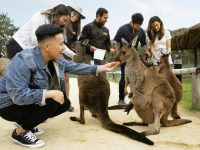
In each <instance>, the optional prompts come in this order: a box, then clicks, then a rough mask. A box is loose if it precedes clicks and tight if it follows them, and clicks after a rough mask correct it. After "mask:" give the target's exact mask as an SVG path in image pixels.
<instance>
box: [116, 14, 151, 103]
mask: <svg viewBox="0 0 200 150" xmlns="http://www.w3.org/2000/svg"><path fill="white" fill-rule="evenodd" d="M143 20H144V18H143V16H142V14H140V13H135V14H133V15H132V20H131V22H130V23H128V24H125V25H123V26H121V27H120V28H119V29H118V31H117V33H116V35H115V37H114V41H116V42H117V43H120V47H121V46H122V41H121V40H122V38H124V39H125V40H126V41H127V42H131V41H132V40H133V38H135V37H136V36H138V38H137V43H136V45H135V47H136V49H137V46H138V43H139V42H140V44H141V47H142V48H143V50H144V52H145V53H147V52H148V48H147V43H146V35H145V32H144V30H143V29H142V28H141V25H142V23H143ZM125 66H126V63H123V64H121V66H120V67H121V79H120V82H119V101H118V104H119V105H125V104H126V103H125V101H124V98H125V93H124V88H125V74H124V70H125Z"/></svg>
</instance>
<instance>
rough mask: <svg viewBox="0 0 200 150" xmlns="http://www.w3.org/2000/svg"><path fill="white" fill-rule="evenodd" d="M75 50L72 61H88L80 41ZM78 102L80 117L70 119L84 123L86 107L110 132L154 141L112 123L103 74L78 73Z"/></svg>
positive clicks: (144, 141)
mask: <svg viewBox="0 0 200 150" xmlns="http://www.w3.org/2000/svg"><path fill="white" fill-rule="evenodd" d="M73 47H74V48H73V49H74V50H76V56H75V58H74V61H75V62H77V63H83V62H84V63H90V58H89V57H88V56H87V55H86V52H85V47H84V46H82V45H81V43H80V42H77V43H75V45H74V46H73ZM78 87H79V103H80V118H78V117H70V119H71V120H72V121H78V122H79V123H81V124H85V118H84V108H87V109H88V110H89V111H90V112H91V114H92V115H93V116H96V117H97V119H99V120H100V122H101V124H102V126H103V127H104V128H105V129H107V130H110V131H112V132H116V133H119V134H122V135H125V136H127V137H129V138H131V139H134V140H137V141H140V142H142V143H145V144H148V145H153V144H154V143H153V142H152V141H151V140H149V139H148V138H146V137H145V136H144V135H143V134H140V133H138V132H136V131H134V130H132V129H130V128H128V127H126V126H123V125H119V124H116V123H114V122H113V121H112V120H111V119H110V117H109V114H108V108H107V107H108V100H109V96H110V85H109V82H108V80H107V79H106V78H105V76H104V75H102V74H99V75H98V76H94V75H79V76H78Z"/></svg>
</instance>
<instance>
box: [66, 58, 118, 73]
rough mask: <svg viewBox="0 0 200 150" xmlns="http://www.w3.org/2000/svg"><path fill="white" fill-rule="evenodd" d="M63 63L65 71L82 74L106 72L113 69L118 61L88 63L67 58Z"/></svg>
mask: <svg viewBox="0 0 200 150" xmlns="http://www.w3.org/2000/svg"><path fill="white" fill-rule="evenodd" d="M63 61H64V64H65V72H70V73H72V74H78V75H84V74H93V75H98V73H99V72H108V71H112V70H114V69H115V68H116V67H117V66H118V65H119V62H111V63H107V64H105V65H90V64H83V63H75V62H72V61H68V60H63Z"/></svg>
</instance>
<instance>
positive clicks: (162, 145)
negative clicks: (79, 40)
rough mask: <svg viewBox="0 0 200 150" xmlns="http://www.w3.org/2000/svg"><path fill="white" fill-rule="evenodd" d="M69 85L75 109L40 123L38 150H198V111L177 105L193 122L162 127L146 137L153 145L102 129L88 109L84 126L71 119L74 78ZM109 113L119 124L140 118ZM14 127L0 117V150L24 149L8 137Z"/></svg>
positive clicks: (114, 86)
mask: <svg viewBox="0 0 200 150" xmlns="http://www.w3.org/2000/svg"><path fill="white" fill-rule="evenodd" d="M70 85H71V89H70V99H71V101H72V105H73V106H74V107H75V111H74V112H66V113H64V114H62V115H60V116H57V117H55V118H52V119H49V120H47V122H45V123H43V124H41V125H39V127H40V128H43V129H44V130H45V133H44V134H43V135H40V136H38V137H39V138H40V139H42V140H44V141H45V142H46V145H45V146H44V147H42V148H40V149H41V150H94V149H95V150H130V149H134V150H186V149H188V150H200V116H199V114H198V113H197V114H193V113H191V112H188V111H185V110H184V109H182V108H179V114H180V115H181V117H182V118H188V119H191V120H192V123H190V124H186V125H181V126H175V127H168V128H167V127H161V130H160V134H159V135H152V136H148V138H149V139H151V140H152V141H154V142H155V145H154V146H148V145H145V144H142V143H140V142H137V141H134V140H131V139H129V138H127V137H125V136H122V135H119V134H116V133H113V132H111V131H107V130H105V129H103V128H102V126H101V124H100V122H99V121H98V120H97V119H95V118H93V117H91V114H90V113H89V112H88V111H86V113H85V119H86V120H85V121H86V124H85V125H80V124H79V123H76V122H72V121H70V120H69V117H70V116H79V103H78V87H77V81H76V79H70ZM110 85H111V96H110V102H109V105H115V104H116V103H117V101H118V84H116V83H110ZM94 90H95V89H94ZM127 102H128V99H127ZM109 114H110V117H111V118H112V120H113V121H114V122H116V123H119V124H122V123H123V122H128V121H133V120H134V121H140V118H139V117H138V116H137V115H136V113H135V111H134V110H132V111H131V113H130V114H129V115H126V113H124V112H123V110H110V111H109ZM151 127H152V126H151V125H149V126H148V127H138V126H132V127H130V128H132V129H134V130H136V131H138V132H141V131H144V130H147V129H150V128H151ZM14 128H15V126H14V124H13V123H12V122H7V121H5V120H3V119H2V118H0V149H1V150H7V149H9V150H15V149H16V150H23V149H27V148H24V147H21V146H19V145H17V144H14V143H13V142H12V141H11V139H10V137H11V133H12V131H13V129H14Z"/></svg>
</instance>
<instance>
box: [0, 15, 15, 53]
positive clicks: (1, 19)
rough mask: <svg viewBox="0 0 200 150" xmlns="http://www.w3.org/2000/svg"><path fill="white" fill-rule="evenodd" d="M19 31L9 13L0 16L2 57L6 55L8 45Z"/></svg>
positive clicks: (0, 49)
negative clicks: (10, 39)
mask: <svg viewBox="0 0 200 150" xmlns="http://www.w3.org/2000/svg"><path fill="white" fill-rule="evenodd" d="M17 29H18V28H17V27H16V26H15V25H14V24H13V20H11V19H10V18H9V17H8V14H7V13H1V14H0V57H4V56H5V55H6V43H7V42H8V40H9V38H10V37H11V36H12V35H13V34H14V32H16V31H17Z"/></svg>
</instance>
